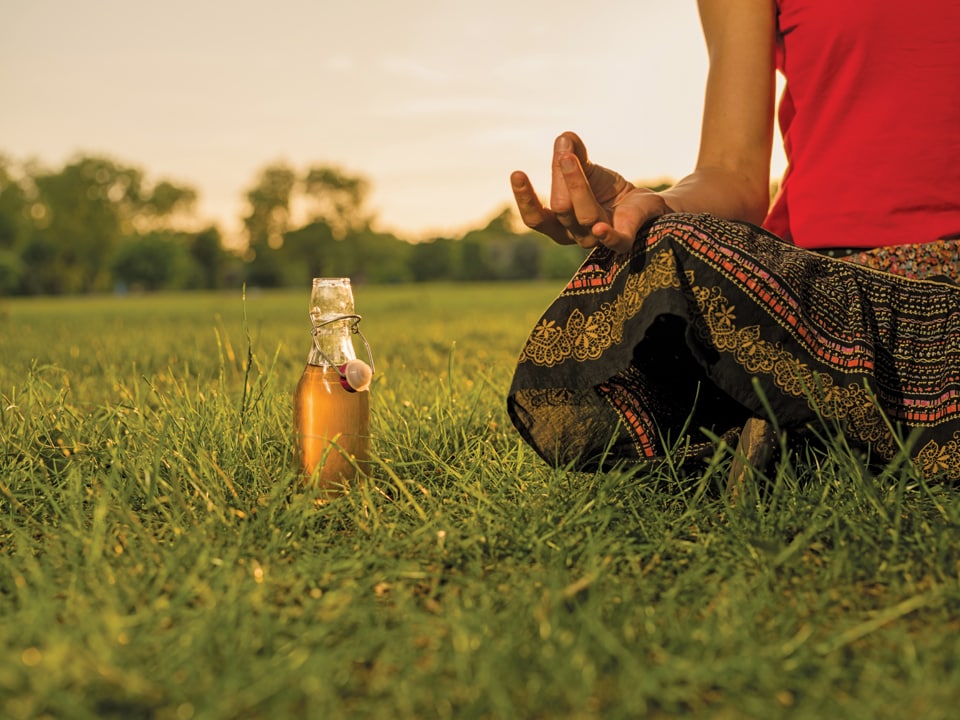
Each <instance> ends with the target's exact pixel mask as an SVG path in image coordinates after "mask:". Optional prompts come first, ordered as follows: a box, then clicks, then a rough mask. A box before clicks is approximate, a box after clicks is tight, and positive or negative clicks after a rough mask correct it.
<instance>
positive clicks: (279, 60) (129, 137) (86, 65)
mask: <svg viewBox="0 0 960 720" xmlns="http://www.w3.org/2000/svg"><path fill="white" fill-rule="evenodd" d="M706 70H707V62H706V51H705V48H704V43H703V36H702V33H701V30H700V26H699V21H698V19H697V12H696V2H695V0H621V1H620V2H611V1H608V0H591V2H589V3H588V2H574V1H573V0H570V1H569V2H558V1H557V0H552V1H548V0H484V2H482V3H480V2H469V3H468V2H464V1H462V0H402V1H400V0H339V1H338V2H331V1H330V0H312V1H310V0H269V1H268V2H267V1H264V0H258V1H257V2H251V1H249V0H233V1H231V2H227V1H224V0H151V2H143V1H142V0H85V2H82V3H79V2H74V1H73V0H0V154H5V155H7V156H8V157H11V158H13V159H14V160H16V161H26V160H38V161H40V162H41V163H43V164H44V165H46V166H48V167H51V168H54V169H56V168H58V167H60V166H62V165H63V163H65V162H67V161H68V160H69V159H70V158H72V157H74V156H76V155H78V154H81V153H83V154H97V155H106V156H108V157H111V158H113V159H114V160H116V161H117V162H120V163H122V164H125V165H132V166H134V167H138V168H140V169H141V170H143V171H144V173H145V174H146V176H147V179H148V180H152V181H157V180H161V179H170V180H172V181H174V182H178V183H181V184H185V185H189V186H191V187H193V188H195V189H196V190H197V191H198V193H199V203H198V212H199V214H200V215H201V216H202V217H204V218H209V219H210V220H213V221H216V222H217V223H219V224H220V226H221V228H222V229H223V230H224V231H225V233H226V234H227V236H228V237H229V236H231V235H235V234H237V233H239V231H240V228H241V227H242V224H241V217H242V215H243V213H244V210H245V203H244V194H245V192H246V190H247V189H249V188H250V187H251V186H252V185H253V183H254V182H255V180H256V177H257V175H258V173H259V172H260V170H261V169H263V168H264V167H265V166H267V165H269V164H271V163H275V162H285V163H287V164H289V165H290V166H292V167H293V168H295V169H297V170H298V171H302V170H305V169H306V168H308V167H310V166H313V165H333V166H337V167H339V168H341V169H342V170H345V171H347V172H348V173H350V174H355V175H362V176H364V177H366V178H367V179H368V180H369V181H370V184H371V192H370V196H369V200H368V205H369V209H370V210H372V211H373V212H374V214H375V216H376V218H377V221H376V226H377V227H378V228H380V229H383V230H389V231H392V232H395V233H397V234H398V235H400V236H401V237H407V238H410V239H417V238H423V237H429V236H431V235H440V234H451V233H454V232H456V231H457V230H459V229H463V228H467V227H475V226H477V225H479V224H481V223H483V222H485V221H486V220H487V219H489V218H490V217H491V216H493V215H494V214H495V213H497V212H498V211H499V210H501V209H502V208H503V207H504V206H506V205H507V204H509V203H510V201H511V196H510V190H509V175H510V172H511V171H512V170H514V169H522V170H526V171H527V172H528V174H529V175H530V176H531V178H532V179H533V181H534V183H535V185H536V186H537V187H538V189H540V191H541V193H542V194H544V195H546V194H547V193H548V191H549V161H550V152H551V147H552V143H553V138H554V137H555V136H556V135H557V134H558V133H559V132H561V131H563V130H574V131H576V132H578V133H579V134H580V136H581V137H582V138H583V139H584V141H585V143H586V145H587V148H588V150H589V152H590V155H591V159H593V160H594V161H596V162H599V163H600V164H602V165H606V166H609V167H612V168H614V169H616V170H618V171H620V172H621V173H622V174H623V175H625V176H626V177H628V178H631V179H634V180H657V179H660V178H667V177H669V178H679V177H681V176H682V175H684V174H685V173H687V172H688V171H689V170H690V169H691V168H692V167H693V163H694V160H695V157H696V151H697V139H698V134H699V125H700V113H701V109H702V100H703V87H704V81H705V76H706ZM782 167H783V161H782V157H780V154H779V150H776V149H775V153H774V172H775V173H776V172H779V171H781V170H782Z"/></svg>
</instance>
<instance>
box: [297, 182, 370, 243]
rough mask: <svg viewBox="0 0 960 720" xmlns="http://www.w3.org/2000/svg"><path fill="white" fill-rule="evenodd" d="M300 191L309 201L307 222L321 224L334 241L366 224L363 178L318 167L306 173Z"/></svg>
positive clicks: (366, 188) (365, 188) (368, 220)
mask: <svg viewBox="0 0 960 720" xmlns="http://www.w3.org/2000/svg"><path fill="white" fill-rule="evenodd" d="M303 189H304V194H305V196H306V197H307V198H308V199H309V200H310V205H311V207H310V213H311V219H312V220H323V221H325V222H326V223H327V225H329V226H330V228H332V229H333V233H334V236H335V237H336V238H337V239H342V238H344V237H345V236H346V235H347V234H348V233H350V232H352V231H356V230H360V229H361V228H363V227H366V226H368V225H369V224H370V218H368V217H366V216H365V215H364V211H363V206H364V203H365V202H366V199H367V193H368V191H369V189H370V183H369V181H368V180H367V179H366V178H364V177H361V176H359V175H349V174H347V173H346V172H344V171H343V170H341V169H340V168H336V167H331V166H327V165H318V166H315V167H312V168H310V169H309V170H308V171H307V174H306V177H305V178H304V181H303Z"/></svg>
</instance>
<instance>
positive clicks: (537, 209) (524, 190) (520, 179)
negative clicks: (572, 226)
mask: <svg viewBox="0 0 960 720" xmlns="http://www.w3.org/2000/svg"><path fill="white" fill-rule="evenodd" d="M510 187H511V189H512V190H513V197H514V199H515V200H516V203H517V210H519V212H520V219H521V220H522V221H523V224H524V225H526V226H527V227H528V228H530V229H532V230H536V231H537V232H539V233H543V234H544V235H546V236H547V237H549V238H550V239H551V240H553V241H554V242H556V243H559V244H561V245H570V244H571V243H573V242H574V240H573V238H571V237H570V236H569V235H568V233H567V231H566V228H564V227H563V225H561V224H560V222H559V220H558V219H557V215H556V213H554V212H553V211H552V210H550V209H547V208H545V207H544V206H543V204H542V203H541V202H540V198H538V197H537V193H536V192H535V191H534V189H533V184H532V183H531V182H530V178H528V177H527V175H526V173H523V172H521V171H520V170H516V171H514V172H513V173H512V174H511V175H510Z"/></svg>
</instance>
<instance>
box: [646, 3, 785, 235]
mask: <svg viewBox="0 0 960 720" xmlns="http://www.w3.org/2000/svg"><path fill="white" fill-rule="evenodd" d="M699 8H700V22H701V24H702V25H703V33H704V37H705V39H706V43H707V53H708V56H709V60H710V70H709V73H708V75H707V89H706V97H705V99H704V111H703V124H702V127H701V132H700V153H699V156H698V158H697V166H696V169H695V170H694V172H693V173H691V174H690V175H688V176H687V177H685V178H683V179H682V180H681V181H680V182H678V183H677V184H676V185H675V186H674V187H672V188H670V189H669V190H665V191H664V192H662V193H660V194H661V196H662V197H663V198H664V200H666V202H667V204H668V205H669V206H670V207H671V208H672V209H674V210H676V211H678V212H710V213H713V214H714V215H718V216H720V217H723V218H726V219H728V220H741V221H747V222H753V223H760V222H761V221H762V220H763V218H764V217H765V216H766V213H767V207H768V205H769V202H770V151H771V147H772V142H773V107H774V88H775V67H774V48H775V42H776V6H775V2H774V1H773V0H699Z"/></svg>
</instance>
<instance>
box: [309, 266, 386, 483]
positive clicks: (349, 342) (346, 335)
mask: <svg viewBox="0 0 960 720" xmlns="http://www.w3.org/2000/svg"><path fill="white" fill-rule="evenodd" d="M310 322H311V324H312V325H313V329H312V334H313V345H312V347H311V348H310V354H309V355H308V357H307V365H306V367H305V368H304V370H303V375H301V377H300V382H299V383H297V390H296V393H295V395H294V432H295V435H296V444H297V459H298V462H299V465H300V471H301V473H302V474H303V476H304V478H305V479H306V480H307V481H308V482H309V483H311V484H314V485H316V486H317V487H319V488H321V489H323V490H327V491H337V490H342V489H344V488H345V487H346V485H347V484H349V482H350V481H351V480H353V479H355V478H356V477H357V474H358V472H360V471H362V470H363V468H364V466H365V465H366V463H367V462H368V460H369V450H370V446H369V443H370V399H369V398H370V392H369V389H368V388H369V387H370V379H371V377H372V375H373V369H372V367H371V366H370V365H367V363H365V362H363V361H362V360H359V359H357V355H356V352H355V350H354V347H353V339H352V337H351V336H352V335H353V334H359V335H360V337H361V338H362V339H363V343H364V345H365V347H366V351H367V356H368V358H370V362H371V363H372V362H373V358H372V356H371V355H370V346H369V344H367V341H366V338H364V337H363V334H362V333H360V330H359V328H358V324H359V322H360V316H359V315H357V314H355V312H354V305H353V290H352V289H351V287H350V278H314V279H313V290H312V292H311V296H310Z"/></svg>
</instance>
